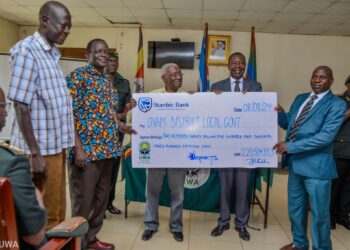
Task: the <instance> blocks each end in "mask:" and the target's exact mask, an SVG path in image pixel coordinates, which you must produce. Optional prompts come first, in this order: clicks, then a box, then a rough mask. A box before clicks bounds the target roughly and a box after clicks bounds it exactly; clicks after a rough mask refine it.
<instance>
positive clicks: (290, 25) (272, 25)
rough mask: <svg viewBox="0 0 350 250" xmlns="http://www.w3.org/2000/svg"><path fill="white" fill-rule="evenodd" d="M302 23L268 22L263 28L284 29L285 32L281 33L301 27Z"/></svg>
mask: <svg viewBox="0 0 350 250" xmlns="http://www.w3.org/2000/svg"><path fill="white" fill-rule="evenodd" d="M302 25H303V24H301V23H285V22H270V23H268V24H267V25H266V26H265V27H264V30H274V29H276V30H279V31H281V30H283V29H285V32H283V33H289V32H290V30H295V29H298V28H299V27H301V26H302Z"/></svg>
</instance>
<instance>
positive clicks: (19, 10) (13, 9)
mask: <svg viewBox="0 0 350 250" xmlns="http://www.w3.org/2000/svg"><path fill="white" fill-rule="evenodd" d="M0 8H1V9H2V10H4V11H6V12H7V13H10V14H13V15H16V16H20V15H23V14H24V15H26V14H36V13H35V12H33V11H32V10H31V9H29V8H27V7H21V6H13V5H3V6H0Z"/></svg>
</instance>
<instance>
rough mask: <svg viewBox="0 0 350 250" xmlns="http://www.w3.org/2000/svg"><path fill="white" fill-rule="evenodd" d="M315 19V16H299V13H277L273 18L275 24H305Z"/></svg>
mask: <svg viewBox="0 0 350 250" xmlns="http://www.w3.org/2000/svg"><path fill="white" fill-rule="evenodd" d="M313 17H315V14H304V13H303V14H300V13H293V14H291V13H279V14H277V16H275V17H274V18H273V21H276V22H290V23H295V22H296V23H301V22H306V21H308V20H310V19H312V18H313Z"/></svg>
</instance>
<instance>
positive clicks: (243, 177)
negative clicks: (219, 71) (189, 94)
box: [211, 52, 261, 241]
mask: <svg viewBox="0 0 350 250" xmlns="http://www.w3.org/2000/svg"><path fill="white" fill-rule="evenodd" d="M227 68H228V70H229V71H230V77H229V78H227V79H225V80H222V81H219V82H217V83H214V84H213V85H212V87H211V90H212V91H214V92H215V93H216V94H221V93H222V92H242V93H243V94H245V93H246V92H248V91H250V92H261V84H260V83H259V82H255V81H246V80H245V79H244V78H243V74H244V71H245V68H246V60H245V56H244V55H243V54H242V53H240V52H236V53H233V54H232V55H231V56H230V58H229V63H228V65H227ZM218 171H219V178H220V187H221V196H220V217H219V219H218V225H217V226H216V227H215V228H214V229H213V231H212V232H211V236H219V235H221V234H222V233H223V231H224V230H227V229H229V228H230V218H231V213H230V205H231V200H232V198H234V199H235V202H234V204H235V213H236V218H235V230H236V231H237V232H238V233H239V237H240V238H241V239H243V240H246V241H248V240H249V239H250V234H249V232H248V231H247V229H246V225H247V223H248V219H249V205H248V194H247V193H248V185H249V180H250V175H251V173H252V169H248V168H221V169H219V170H218Z"/></svg>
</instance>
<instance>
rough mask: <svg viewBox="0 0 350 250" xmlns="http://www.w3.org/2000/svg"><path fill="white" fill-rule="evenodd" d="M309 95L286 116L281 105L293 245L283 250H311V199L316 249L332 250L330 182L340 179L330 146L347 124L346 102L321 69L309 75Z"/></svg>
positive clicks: (280, 147)
mask: <svg viewBox="0 0 350 250" xmlns="http://www.w3.org/2000/svg"><path fill="white" fill-rule="evenodd" d="M310 83H311V89H312V92H311V93H304V94H300V95H298V96H297V97H296V98H295V100H294V102H293V104H292V106H291V107H290V110H289V112H288V113H286V112H284V110H283V109H282V107H281V106H279V105H278V106H277V107H276V108H275V109H276V110H277V111H278V124H279V126H280V127H281V128H283V129H285V130H287V133H286V141H281V142H278V143H277V144H276V145H275V146H274V148H275V149H276V152H277V153H280V154H284V156H285V158H287V159H288V160H286V161H285V162H288V166H289V176H288V212H289V219H290V222H291V229H292V235H293V242H292V243H290V244H288V245H286V246H284V247H282V248H281V250H298V249H302V250H306V249H309V241H308V237H307V222H308V219H307V217H308V209H307V203H308V200H309V203H310V208H311V237H312V249H319V250H321V249H322V250H331V249H332V242H331V238H330V236H331V232H330V212H329V204H330V197H331V184H332V179H334V178H335V177H336V176H337V170H336V166H335V162H334V159H333V147H332V142H333V140H334V138H335V136H336V134H337V132H338V130H339V128H340V126H341V124H342V122H343V120H344V116H345V109H346V105H345V103H344V102H343V101H342V100H341V99H340V98H338V97H336V96H335V95H333V93H332V91H331V90H330V87H331V85H332V84H333V73H332V70H331V69H330V68H329V67H328V66H319V67H317V68H316V69H315V70H314V71H313V72H312V75H311V80H310Z"/></svg>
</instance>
